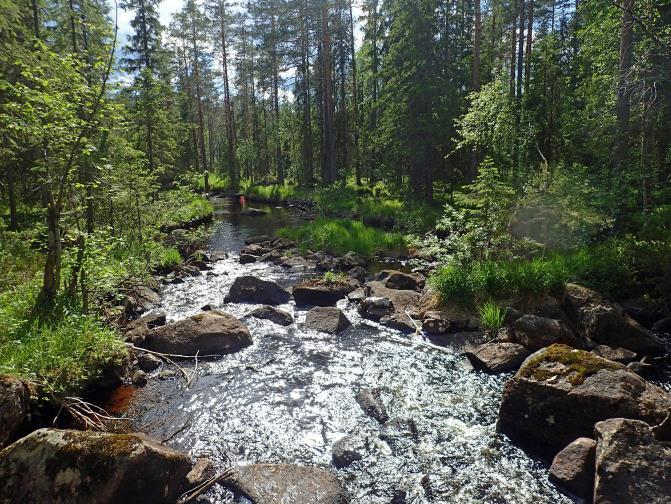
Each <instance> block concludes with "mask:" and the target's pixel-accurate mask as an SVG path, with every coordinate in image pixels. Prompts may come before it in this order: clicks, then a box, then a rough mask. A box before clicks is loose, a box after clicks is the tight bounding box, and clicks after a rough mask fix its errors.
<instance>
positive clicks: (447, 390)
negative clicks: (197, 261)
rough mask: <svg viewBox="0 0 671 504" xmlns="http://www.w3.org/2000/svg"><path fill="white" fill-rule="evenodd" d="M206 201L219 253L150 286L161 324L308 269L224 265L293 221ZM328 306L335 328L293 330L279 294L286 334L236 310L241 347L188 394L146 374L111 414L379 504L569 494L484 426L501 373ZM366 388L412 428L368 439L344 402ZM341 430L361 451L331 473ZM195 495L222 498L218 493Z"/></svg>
mask: <svg viewBox="0 0 671 504" xmlns="http://www.w3.org/2000/svg"><path fill="white" fill-rule="evenodd" d="M215 203H216V205H217V210H216V213H215V219H216V223H215V224H214V225H215V229H214V234H213V238H212V242H211V249H212V251H217V252H222V251H225V252H228V253H229V254H230V257H229V258H228V259H225V260H222V261H219V262H217V263H216V264H215V266H214V269H213V271H212V272H211V273H210V274H203V275H201V276H198V277H194V278H188V279H187V280H186V282H185V283H183V284H178V285H168V286H165V287H164V289H163V292H162V307H161V309H162V310H163V311H165V312H166V313H167V315H168V318H169V320H177V319H181V318H184V317H186V316H189V315H192V314H194V313H197V312H198V311H199V309H200V307H201V306H203V305H205V304H208V303H209V304H212V305H213V306H214V307H216V308H222V309H224V310H226V311H227V312H229V313H232V314H233V315H235V316H237V317H239V318H243V317H244V316H245V314H246V313H249V312H250V311H251V310H252V309H254V308H255V307H256V305H246V304H237V303H236V304H227V305H224V303H223V298H224V295H225V294H226V293H227V291H228V289H229V288H230V285H231V284H232V283H233V280H234V279H235V278H236V277H237V276H240V275H243V274H251V275H256V276H258V277H261V278H265V279H270V280H275V281H278V282H279V283H280V284H282V285H285V286H288V285H292V284H294V283H296V282H297V281H299V280H300V279H302V278H304V277H306V276H310V275H313V274H314V272H311V271H295V270H291V269H289V270H286V269H282V268H280V267H277V266H273V265H268V264H260V263H254V264H249V265H240V264H239V262H238V261H237V254H238V252H239V250H240V248H241V247H242V246H244V240H245V238H247V237H249V236H251V235H258V234H273V231H274V230H276V229H277V228H278V227H280V226H284V225H289V226H291V225H297V224H299V223H300V220H299V219H298V218H297V217H296V216H294V215H292V214H291V213H290V211H288V210H286V209H283V208H274V207H270V206H267V205H266V206H263V205H256V204H255V205H254V207H258V208H262V209H264V210H267V211H268V213H267V214H265V215H263V216H260V217H248V216H245V215H241V208H240V207H239V205H237V204H235V202H234V201H231V200H224V201H216V202H215ZM339 306H340V307H341V308H343V309H344V310H345V312H346V315H347V317H348V318H349V319H350V321H352V327H351V328H350V329H348V330H347V331H346V332H344V333H342V334H341V335H339V336H329V335H325V334H320V333H315V332H313V331H309V330H305V329H304V328H303V327H302V322H303V321H304V319H305V313H306V311H305V310H303V309H299V308H297V307H296V306H295V305H294V304H293V302H292V303H289V304H287V305H283V306H280V307H279V308H281V309H284V310H287V311H289V312H290V313H292V314H293V315H294V318H295V319H296V324H294V325H292V326H290V327H288V328H286V327H281V326H278V325H274V324H272V323H270V322H268V321H265V320H259V319H251V318H245V319H244V321H245V323H246V324H247V325H248V327H249V329H250V331H251V333H252V335H253V338H254V344H253V345H252V346H251V347H248V348H246V349H244V350H242V351H240V352H238V353H235V354H232V355H228V356H225V357H223V358H221V359H219V360H216V361H210V362H201V363H199V371H198V379H197V380H195V382H194V383H193V384H192V386H191V388H190V389H188V390H187V389H185V381H184V380H181V379H179V378H178V377H177V378H173V379H168V380H160V379H158V378H156V377H154V379H150V380H149V383H148V385H147V386H146V387H145V388H143V389H138V390H137V392H136V393H135V394H133V395H132V397H126V396H124V397H123V398H122V399H123V400H122V404H121V409H122V410H123V411H124V412H125V414H126V415H128V416H129V418H130V419H131V421H130V423H131V424H132V425H131V428H133V429H140V430H143V431H145V432H147V433H148V434H150V435H152V436H154V437H155V438H157V439H159V440H162V441H164V442H166V443H168V444H169V445H171V446H173V447H175V448H178V449H181V450H185V451H187V452H189V453H191V454H192V455H194V456H207V457H209V458H210V459H211V460H213V461H214V462H215V463H216V464H217V465H218V466H220V467H224V466H226V465H227V464H248V463H257V462H284V463H299V464H307V465H315V466H320V467H324V468H327V469H330V470H332V471H334V472H336V474H337V475H338V477H339V478H340V480H341V481H342V482H343V484H344V485H345V487H346V488H347V490H348V492H349V493H350V496H351V498H352V502H354V503H366V504H367V503H370V504H373V503H374V504H377V503H380V504H381V503H389V502H390V501H391V499H392V497H393V496H394V495H397V494H398V492H399V491H402V492H405V495H406V502H412V503H429V502H431V503H439V502H440V503H445V502H450V503H452V502H454V503H460V502H469V503H470V502H483V503H501V504H503V503H529V504H532V503H533V504H537V503H548V504H549V503H553V504H554V503H568V502H571V501H570V500H569V499H568V498H567V497H565V496H563V495H561V494H559V493H557V491H556V490H555V489H554V487H553V486H552V485H551V484H550V483H548V481H547V468H545V467H544V466H543V465H541V464H540V463H538V462H537V461H534V460H533V459H531V458H529V457H528V456H526V455H525V454H524V453H523V452H521V451H520V450H519V449H517V448H516V447H514V446H513V445H512V444H510V443H509V442H508V441H507V440H506V439H505V438H503V437H502V436H499V435H498V434H496V432H495V422H496V418H497V410H498V405H499V402H500V399H501V393H502V386H503V383H504V381H505V379H506V378H507V376H505V375H504V376H490V375H486V374H482V373H478V372H474V371H473V370H472V369H471V368H470V366H469V365H468V364H467V363H466V361H465V359H464V358H463V357H462V356H461V348H460V347H459V345H451V346H445V347H438V346H436V345H432V344H430V343H428V342H427V341H424V340H423V339H422V338H421V337H419V336H417V337H408V336H403V335H401V334H400V333H398V332H396V331H393V330H390V329H388V328H384V327H382V326H379V325H377V324H375V323H372V322H370V321H366V320H362V319H361V318H360V317H359V315H358V313H357V312H356V310H355V309H354V308H353V307H352V306H350V305H348V304H347V303H346V301H344V300H343V301H340V303H339ZM189 366H190V367H191V366H192V364H191V363H189ZM159 371H160V370H158V371H156V372H155V373H154V374H156V373H158V372H159ZM373 386H375V387H380V388H381V389H382V390H383V399H384V401H385V403H386V406H387V409H388V411H389V415H390V417H392V418H403V419H411V420H412V421H414V424H415V426H416V432H413V433H408V432H403V431H402V430H401V431H400V432H396V433H389V432H388V433H387V434H388V435H386V436H383V437H384V438H385V440H383V439H382V438H381V436H380V434H381V426H380V425H379V424H378V423H377V422H376V421H375V420H373V419H371V418H369V417H367V416H365V415H364V413H363V411H362V410H361V408H360V407H359V405H358V404H357V403H356V400H355V393H356V391H357V390H359V389H360V388H362V387H373ZM413 430H414V429H413ZM344 435H353V436H355V437H357V438H359V439H360V440H361V441H362V443H363V444H364V445H365V446H366V448H365V450H364V457H363V459H362V460H360V461H357V462H355V463H354V464H352V465H351V466H349V467H348V468H345V469H339V470H336V469H335V468H334V467H333V465H332V463H331V447H332V445H333V443H334V442H335V441H336V440H338V439H339V438H341V437H342V436H344ZM208 499H209V501H210V502H235V501H234V498H233V497H232V496H231V495H229V494H228V493H227V492H226V491H224V490H221V489H218V490H215V491H212V492H211V493H210V494H208Z"/></svg>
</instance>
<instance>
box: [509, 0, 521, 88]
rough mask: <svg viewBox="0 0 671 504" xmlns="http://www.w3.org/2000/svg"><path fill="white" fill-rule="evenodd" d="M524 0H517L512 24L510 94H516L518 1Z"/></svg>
mask: <svg viewBox="0 0 671 504" xmlns="http://www.w3.org/2000/svg"><path fill="white" fill-rule="evenodd" d="M520 1H522V0H515V8H514V9H513V20H512V23H511V25H510V27H511V28H510V30H511V33H510V96H512V97H514V96H515V55H516V51H515V44H516V43H517V11H518V7H517V2H520Z"/></svg>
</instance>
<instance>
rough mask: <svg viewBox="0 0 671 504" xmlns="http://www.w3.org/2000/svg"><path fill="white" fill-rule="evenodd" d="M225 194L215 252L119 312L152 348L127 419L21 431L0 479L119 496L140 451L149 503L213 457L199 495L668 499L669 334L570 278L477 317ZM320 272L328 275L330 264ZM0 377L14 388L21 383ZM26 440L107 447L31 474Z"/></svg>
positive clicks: (116, 407)
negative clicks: (134, 310)
mask: <svg viewBox="0 0 671 504" xmlns="http://www.w3.org/2000/svg"><path fill="white" fill-rule="evenodd" d="M241 210H242V209H240V208H239V207H238V206H237V205H236V204H235V203H234V202H233V201H231V200H227V199H222V200H218V201H217V212H215V224H214V233H213V237H212V240H211V242H210V246H209V249H208V250H206V251H205V253H204V254H198V256H197V257H194V259H193V260H192V261H191V264H190V265H187V266H186V267H185V268H183V269H182V270H179V271H177V272H173V273H171V274H169V275H166V276H164V277H163V278H162V279H161V284H162V286H161V288H160V290H159V292H158V294H159V296H158V298H159V299H158V300H156V299H152V304H153V305H154V306H151V305H150V306H147V308H149V313H148V315H145V316H144V317H143V318H140V319H139V320H138V321H135V322H133V323H132V324H130V326H129V327H128V328H127V334H126V337H127V339H128V340H129V341H131V342H132V343H133V344H134V345H135V346H136V347H138V348H143V349H146V351H142V350H138V351H136V352H135V357H136V362H135V363H134V365H135V367H136V370H135V371H134V372H133V374H132V381H133V382H134V385H130V384H129V385H126V386H124V387H121V388H120V389H118V390H117V392H116V393H115V394H114V395H113V396H112V397H111V398H109V400H108V401H107V404H106V406H107V407H108V409H110V410H112V411H113V412H114V413H115V414H116V415H118V416H123V417H124V419H123V420H120V421H118V422H113V423H111V424H110V425H109V427H110V428H113V429H115V430H117V431H119V432H127V433H128V434H122V435H121V436H125V437H122V438H114V436H115V435H113V434H109V435H97V436H99V437H95V436H94V437H90V435H88V434H86V435H82V434H77V433H74V434H72V433H65V434H64V433H63V431H46V432H45V431H37V433H34V434H32V435H31V436H29V437H28V438H24V439H23V440H21V441H19V442H18V443H16V444H14V445H11V446H10V447H9V448H7V449H6V450H5V451H4V452H2V455H0V472H2V471H4V473H5V474H7V475H9V476H11V477H10V478H9V479H8V480H7V481H8V482H9V483H7V485H8V486H6V490H7V491H8V492H9V493H8V495H11V496H17V497H20V496H22V495H25V494H22V493H21V487H22V485H23V483H22V482H25V481H24V480H25V478H30V479H32V478H35V479H36V480H37V481H38V482H39V484H36V485H35V488H36V490H35V492H38V491H39V492H45V493H44V495H46V494H47V493H48V492H49V491H54V489H55V488H56V487H57V486H58V485H56V483H54V480H49V477H48V474H47V476H46V480H44V478H45V474H46V473H49V474H51V473H53V471H54V469H53V467H56V468H57V469H58V470H63V471H68V470H70V471H71V472H74V474H75V475H77V477H78V478H80V479H81V478H84V479H86V480H87V481H93V482H94V483H95V485H98V486H99V489H100V491H101V492H107V493H103V495H104V496H106V497H108V498H107V500H106V501H109V502H121V501H119V500H118V499H119V498H121V497H123V496H127V495H133V493H132V492H131V493H130V494H127V493H123V492H127V491H129V490H128V489H129V488H130V490H133V489H134V488H135V487H133V485H132V484H130V486H129V484H128V483H127V481H128V480H127V478H128V477H129V476H128V475H129V474H131V473H132V472H133V471H134V470H135V469H134V468H135V467H139V466H137V464H139V465H142V464H144V463H147V462H148V463H151V464H154V465H155V466H156V467H157V472H156V473H151V474H144V473H141V478H142V479H145V480H147V481H150V482H152V483H151V484H152V485H155V484H160V481H161V479H162V478H164V479H165V478H169V479H170V480H171V481H172V482H173V483H174V485H173V486H165V487H163V490H164V492H165V493H164V494H161V495H158V494H157V495H156V496H154V495H153V494H152V499H153V500H152V502H153V501H155V502H171V501H172V502H174V500H175V499H176V498H177V497H178V495H179V494H181V492H183V491H184V490H186V489H187V488H189V487H193V486H195V485H196V484H198V483H199V482H202V481H203V480H205V479H207V478H208V477H210V476H212V475H214V474H217V473H221V472H222V471H224V470H226V468H229V467H232V468H233V469H231V470H230V471H229V472H227V473H226V477H225V478H224V479H222V481H221V484H220V485H215V486H213V487H212V488H211V489H209V490H208V491H207V492H205V493H203V495H201V496H200V497H199V498H200V500H199V502H217V503H219V502H250V501H251V502H255V503H275V502H306V503H307V502H311V503H313V502H319V503H321V502H324V503H335V502H348V501H349V502H356V503H371V504H373V503H389V502H394V503H403V502H408V503H410V502H412V503H420V502H426V503H429V502H431V503H438V502H492V503H544V502H546V503H562V502H567V503H568V502H572V501H574V500H580V499H583V500H586V501H591V500H593V499H594V501H595V502H646V503H647V502H664V500H663V499H664V498H667V497H668V495H670V494H671V487H670V485H671V480H670V476H669V474H671V471H670V470H669V469H671V468H670V467H669V464H671V457H670V450H671V448H669V445H668V441H669V440H670V439H671V436H669V430H671V429H670V428H669V426H668V424H669V423H671V422H670V421H669V418H668V417H667V414H668V412H669V410H670V409H671V395H669V393H668V392H667V391H666V390H664V388H668V386H667V385H666V384H667V383H668V381H666V379H665V376H664V374H663V373H662V374H655V373H657V372H658V370H659V369H661V367H662V364H663V362H664V359H663V358H661V357H660V356H663V354H664V352H665V349H664V346H663V340H660V339H658V338H657V336H656V335H654V334H652V333H650V332H649V331H647V330H646V329H645V328H643V327H642V326H640V325H639V324H638V323H637V322H635V321H634V320H633V319H631V317H629V316H628V315H627V314H626V313H625V312H624V311H623V310H621V309H620V307H619V306H617V305H615V304H613V303H611V302H610V301H608V300H606V299H603V298H602V297H601V296H599V295H598V294H597V293H593V292H592V291H589V290H587V289H584V288H583V287H580V286H569V287H568V288H567V293H566V295H564V296H562V297H561V298H559V299H555V298H546V299H542V300H538V301H537V302H536V303H534V304H533V306H530V305H528V304H520V303H515V302H514V300H511V303H510V304H511V306H510V308H509V310H508V313H507V318H506V327H505V328H504V329H502V330H500V331H498V332H496V333H492V332H487V331H482V330H480V329H479V327H478V325H479V324H478V320H477V317H475V316H474V314H473V313H469V312H468V311H464V310H463V309H461V308H458V307H451V306H447V307H446V306H440V305H439V304H438V303H437V302H436V298H435V296H434V295H432V294H431V293H430V292H428V291H427V289H426V286H425V279H424V277H423V276H422V275H421V274H419V273H413V272H409V271H407V270H404V268H401V269H400V270H399V269H398V266H399V265H398V264H393V265H386V266H385V265H383V264H382V265H381V264H379V263H374V264H372V263H371V260H370V259H369V258H362V257H359V256H357V255H356V254H347V255H345V256H344V257H335V258H334V257H329V256H326V255H324V254H320V253H315V254H299V253H298V251H297V250H296V249H295V244H293V243H291V242H288V241H286V240H276V239H274V238H272V233H273V231H274V229H276V228H277V227H279V226H282V225H293V224H294V223H296V222H297V220H296V219H297V217H296V216H295V215H294V214H292V213H291V212H290V210H287V209H277V208H272V207H267V206H266V207H261V208H260V209H259V210H261V211H260V212H254V213H250V212H243V211H241ZM177 234H179V233H177ZM327 270H329V271H335V272H338V273H341V274H342V275H332V276H331V277H329V278H328V279H327V280H325V279H324V278H323V273H324V271H327ZM567 345H570V346H567ZM166 354H171V355H174V354H178V355H182V356H191V357H192V358H190V359H181V360H180V359H177V358H176V357H171V359H172V360H173V361H174V362H176V363H177V364H178V366H177V365H175V364H173V363H172V362H170V360H168V359H167V358H166V357H165V355H166ZM210 354H215V355H223V356H221V357H219V358H207V356H208V355H210ZM512 373H515V374H514V375H513V374H512ZM641 375H643V376H641ZM3 383H4V382H3ZM3 386H4V385H3ZM5 389H6V390H8V391H10V392H7V393H8V394H10V393H11V390H14V391H16V392H17V394H18V395H17V397H18V399H17V404H19V405H21V404H23V403H22V401H23V399H22V396H21V394H22V389H21V386H20V384H16V383H13V384H12V383H8V384H7V385H6V387H5ZM5 389H2V390H5ZM577 410H579V411H577ZM621 417H624V418H626V420H623V419H622V418H621ZM136 431H140V432H143V433H145V434H147V435H148V436H150V438H144V437H142V436H140V437H133V436H135V435H134V434H130V433H132V432H136ZM82 436H83V437H82ZM100 436H102V437H100ZM105 436H108V437H105ZM128 436H130V437H128ZM66 438H67V439H70V441H69V442H68V443H65V442H64V441H63V440H64V439H66ZM152 439H153V440H156V441H158V442H161V443H164V444H165V445H166V446H165V447H163V446H161V445H155V444H153V443H156V441H152ZM511 440H512V441H511ZM108 445H109V446H113V447H114V449H113V450H111V449H110V450H111V451H112V452H114V453H116V454H117V455H116V456H113V457H112V458H111V459H110V456H109V453H110V450H107V449H102V448H101V447H105V446H108ZM40 446H42V447H45V446H48V447H50V448H48V449H47V450H46V452H45V453H47V452H48V453H49V454H51V455H49V456H50V457H52V458H54V457H56V458H58V456H59V455H60V454H62V453H63V450H65V451H67V452H68V453H70V452H71V451H72V450H75V451H76V450H81V451H82V453H84V454H85V455H82V456H84V457H89V456H92V455H90V453H91V452H94V453H98V452H100V453H101V455H100V456H99V458H100V457H102V459H100V460H98V459H95V457H94V458H91V459H90V461H91V463H92V464H93V465H94V466H95V464H98V465H97V466H96V467H102V466H104V465H105V464H111V463H113V459H114V460H119V461H123V464H121V463H120V464H118V465H119V466H118V467H117V469H116V470H115V471H114V472H113V473H111V474H107V476H106V477H102V478H101V476H100V473H99V472H98V471H96V472H95V473H92V472H91V469H90V468H88V467H83V466H81V465H78V466H76V467H74V468H73V467H71V465H72V464H70V466H68V465H67V464H68V462H67V460H69V459H68V458H67V457H61V459H62V460H63V463H62V465H63V467H60V466H57V465H56V466H54V465H53V464H51V465H50V467H52V469H50V470H49V471H51V472H49V471H47V469H46V468H45V469H44V471H42V472H43V473H44V472H45V471H46V473H45V474H41V473H40V469H39V467H41V466H39V464H37V466H36V467H37V469H34V470H33V471H34V472H25V471H23V470H22V469H21V468H22V467H25V466H26V464H27V465H31V466H32V465H33V464H32V463H31V462H30V460H32V458H31V457H33V458H34V457H35V456H36V455H35V453H36V451H38V450H39V449H42V448H39V447H40ZM140 446H141V447H142V449H141V450H139V448H137V447H140ZM91 447H93V448H91ZM129 447H130V448H129ZM138 453H140V455H137V454H138ZM131 454H133V455H131ZM553 458H554V461H553ZM206 459H207V461H206ZM76 460H80V459H79V458H76ZM87 460H89V459H87ZM184 460H187V461H188V463H186V464H185V463H184V462H183V461H184ZM196 461H199V462H198V463H196V466H195V467H194V468H193V470H191V467H192V464H193V463H195V462H196ZM551 461H552V464H550V462H551ZM3 464H4V465H3ZM22 464H23V465H22ZM189 471H190V472H189ZM56 472H58V471H56ZM68 474H70V473H68ZM22 478H23V479H22ZM40 478H42V479H40ZM120 482H121V483H123V485H121V483H120ZM40 485H42V486H40ZM95 485H94V488H97V487H95ZM66 486H67V485H66ZM49 489H51V490H49ZM77 489H79V490H77ZM641 489H645V492H644V494H645V500H640V498H639V497H640V496H641V495H642V494H641ZM58 490H59V491H62V492H66V490H64V488H61V487H59V488H58ZM70 490H71V491H72V492H75V493H76V492H79V493H80V494H81V493H82V490H81V487H80V486H76V485H75V486H72V485H71V486H70ZM87 491H88V490H87ZM133 491H136V492H137V493H136V494H135V496H136V497H138V496H140V495H141V491H140V490H139V489H135V490H133ZM35 495H38V494H37V493H36V494H35ZM40 495H42V494H40ZM63 495H65V496H66V497H67V494H66V493H63ZM82 495H83V494H82ZM616 496H620V497H622V498H624V499H625V500H624V501H618V500H617V497H616ZM138 498H139V497H138ZM613 499H615V500H613ZM57 500H58V499H57ZM73 500H76V499H73ZM61 501H62V502H67V501H68V499H67V498H65V497H64V500H61ZM79 501H81V502H85V501H86V499H85V496H82V497H81V498H80V500H79ZM127 501H128V500H125V501H124V502H127ZM131 501H134V500H133V498H131V499H130V501H128V502H131Z"/></svg>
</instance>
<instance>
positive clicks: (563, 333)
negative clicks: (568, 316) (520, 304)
mask: <svg viewBox="0 0 671 504" xmlns="http://www.w3.org/2000/svg"><path fill="white" fill-rule="evenodd" d="M513 328H514V331H515V340H516V341H517V343H519V344H521V345H524V346H525V347H527V348H528V349H529V350H531V351H532V352H533V351H535V350H540V349H541V348H543V347H546V346H550V345H552V344H553V343H564V344H566V345H570V346H573V347H582V344H581V343H580V342H579V341H578V339H577V338H576V336H575V335H574V334H573V331H572V330H571V328H570V327H569V326H568V324H566V322H564V321H562V320H557V319H550V318H546V317H539V316H537V315H524V316H523V317H520V318H519V319H517V320H516V321H515V324H514V325H513Z"/></svg>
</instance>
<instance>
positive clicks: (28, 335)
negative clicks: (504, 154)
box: [0, 281, 126, 399]
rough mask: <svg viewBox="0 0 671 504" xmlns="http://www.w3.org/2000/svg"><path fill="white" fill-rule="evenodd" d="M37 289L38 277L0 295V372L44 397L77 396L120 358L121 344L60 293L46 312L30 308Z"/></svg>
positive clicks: (108, 330) (116, 336) (97, 321)
mask: <svg viewBox="0 0 671 504" xmlns="http://www.w3.org/2000/svg"><path fill="white" fill-rule="evenodd" d="M38 291H39V282H38V281H32V282H30V283H28V284H24V285H21V286H18V287H15V288H12V289H10V290H8V291H6V292H3V293H2V294H0V375H4V374H7V375H10V376H16V377H19V378H23V379H25V380H28V381H30V382H32V383H34V384H36V385H37V386H38V392H39V394H40V396H42V397H43V398H46V399H55V398H57V397H64V396H68V395H80V394H82V393H83V391H85V390H86V389H87V388H88V387H89V386H90V385H92V384H93V382H94V381H95V380H96V379H97V378H98V377H100V375H101V373H103V371H104V370H105V369H108V368H109V367H111V366H115V365H118V364H121V363H122V362H123V359H124V358H125V356H126V349H125V346H124V343H123V341H122V340H121V338H119V335H118V334H117V333H116V332H115V331H114V330H112V329H110V328H108V327H106V326H105V325H104V324H103V323H102V322H101V321H100V320H99V319H98V318H97V317H96V316H94V315H82V314H81V308H80V307H79V306H75V305H72V304H70V302H69V300H67V299H66V298H65V297H64V296H63V295H61V296H59V298H58V300H57V304H56V306H54V307H53V308H54V309H53V310H51V311H50V313H48V314H39V313H35V312H34V310H33V307H34V305H35V298H36V295H37V292H38Z"/></svg>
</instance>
